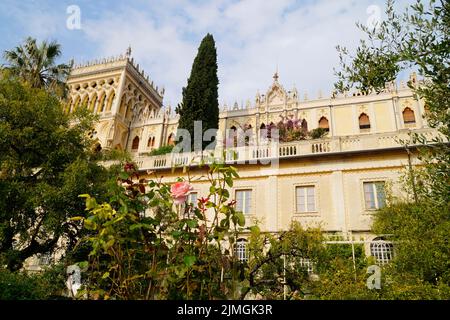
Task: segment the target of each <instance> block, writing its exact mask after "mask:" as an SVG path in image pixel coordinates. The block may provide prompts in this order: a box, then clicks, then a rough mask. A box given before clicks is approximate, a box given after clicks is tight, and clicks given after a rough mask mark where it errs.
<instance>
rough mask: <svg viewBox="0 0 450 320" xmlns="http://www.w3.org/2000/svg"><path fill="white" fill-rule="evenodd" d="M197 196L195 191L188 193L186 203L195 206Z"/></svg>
mask: <svg viewBox="0 0 450 320" xmlns="http://www.w3.org/2000/svg"><path fill="white" fill-rule="evenodd" d="M197 197H198V193H197V192H191V193H189V194H188V197H187V200H186V202H187V204H192V205H194V206H196V205H197Z"/></svg>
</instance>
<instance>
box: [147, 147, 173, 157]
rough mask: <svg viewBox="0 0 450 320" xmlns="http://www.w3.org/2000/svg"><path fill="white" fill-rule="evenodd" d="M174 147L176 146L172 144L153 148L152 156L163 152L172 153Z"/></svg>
mask: <svg viewBox="0 0 450 320" xmlns="http://www.w3.org/2000/svg"><path fill="white" fill-rule="evenodd" d="M173 147H174V146H172V145H167V146H162V147H159V148H158V149H155V150H152V151H151V152H150V156H160V155H163V154H167V153H171V152H172V150H173Z"/></svg>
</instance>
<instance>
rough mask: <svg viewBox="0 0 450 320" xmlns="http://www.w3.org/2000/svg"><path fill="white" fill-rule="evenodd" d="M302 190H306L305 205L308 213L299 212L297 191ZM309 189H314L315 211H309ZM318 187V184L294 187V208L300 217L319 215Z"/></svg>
mask: <svg viewBox="0 0 450 320" xmlns="http://www.w3.org/2000/svg"><path fill="white" fill-rule="evenodd" d="M300 188H304V189H305V190H304V196H305V199H306V201H305V203H304V209H306V211H299V210H298V196H297V190H298V189H300ZM308 188H312V189H313V190H314V195H313V196H314V210H308ZM317 200H318V199H317V185H316V184H301V185H295V186H294V206H295V210H294V212H295V213H296V214H299V215H305V214H317V213H318V201H317Z"/></svg>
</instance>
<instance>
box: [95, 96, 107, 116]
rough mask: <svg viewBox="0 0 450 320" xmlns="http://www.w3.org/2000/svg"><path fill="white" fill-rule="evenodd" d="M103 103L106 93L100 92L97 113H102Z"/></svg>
mask: <svg viewBox="0 0 450 320" xmlns="http://www.w3.org/2000/svg"><path fill="white" fill-rule="evenodd" d="M105 105H106V93H105V92H102V93H101V94H100V100H99V103H98V105H97V113H102V112H103V111H104V110H105Z"/></svg>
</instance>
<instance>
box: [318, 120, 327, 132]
mask: <svg viewBox="0 0 450 320" xmlns="http://www.w3.org/2000/svg"><path fill="white" fill-rule="evenodd" d="M319 128H322V129H325V131H330V125H329V123H328V119H327V118H325V117H322V118H320V120H319Z"/></svg>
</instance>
